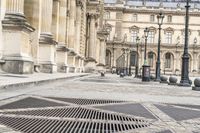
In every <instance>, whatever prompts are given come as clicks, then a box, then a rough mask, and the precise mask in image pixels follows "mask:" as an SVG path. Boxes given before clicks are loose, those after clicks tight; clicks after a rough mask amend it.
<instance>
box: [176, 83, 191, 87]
mask: <svg viewBox="0 0 200 133" xmlns="http://www.w3.org/2000/svg"><path fill="white" fill-rule="evenodd" d="M178 86H182V87H191V84H190V83H179V84H178Z"/></svg>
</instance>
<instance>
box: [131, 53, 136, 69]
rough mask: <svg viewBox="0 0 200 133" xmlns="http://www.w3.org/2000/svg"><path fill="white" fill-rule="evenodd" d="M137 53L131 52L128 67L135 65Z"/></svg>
mask: <svg viewBox="0 0 200 133" xmlns="http://www.w3.org/2000/svg"><path fill="white" fill-rule="evenodd" d="M136 63H137V53H136V52H134V51H133V52H131V55H130V65H131V66H136V65H137V64H136Z"/></svg>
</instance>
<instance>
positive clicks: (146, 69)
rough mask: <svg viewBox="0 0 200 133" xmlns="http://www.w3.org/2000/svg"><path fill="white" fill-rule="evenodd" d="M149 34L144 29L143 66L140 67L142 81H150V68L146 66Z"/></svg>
mask: <svg viewBox="0 0 200 133" xmlns="http://www.w3.org/2000/svg"><path fill="white" fill-rule="evenodd" d="M148 34H149V29H148V28H145V30H144V37H145V46H144V64H143V66H142V81H150V66H149V65H147V37H148Z"/></svg>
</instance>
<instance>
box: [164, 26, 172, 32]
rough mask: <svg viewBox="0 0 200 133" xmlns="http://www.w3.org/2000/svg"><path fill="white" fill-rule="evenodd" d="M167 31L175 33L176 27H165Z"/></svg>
mask: <svg viewBox="0 0 200 133" xmlns="http://www.w3.org/2000/svg"><path fill="white" fill-rule="evenodd" d="M166 32H171V33H174V29H173V28H171V27H168V28H165V29H164V33H166Z"/></svg>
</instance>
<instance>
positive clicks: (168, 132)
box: [157, 130, 173, 133]
mask: <svg viewBox="0 0 200 133" xmlns="http://www.w3.org/2000/svg"><path fill="white" fill-rule="evenodd" d="M157 133H173V132H171V131H170V130H165V131H161V132H157Z"/></svg>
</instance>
